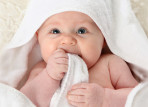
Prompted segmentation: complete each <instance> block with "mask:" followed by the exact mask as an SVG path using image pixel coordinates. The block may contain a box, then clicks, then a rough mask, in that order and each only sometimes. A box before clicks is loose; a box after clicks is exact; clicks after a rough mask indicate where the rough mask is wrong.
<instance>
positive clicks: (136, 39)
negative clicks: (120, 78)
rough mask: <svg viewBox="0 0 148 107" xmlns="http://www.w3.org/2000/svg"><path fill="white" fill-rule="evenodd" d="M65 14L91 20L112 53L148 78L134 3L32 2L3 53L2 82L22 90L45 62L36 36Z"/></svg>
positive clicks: (147, 54)
mask: <svg viewBox="0 0 148 107" xmlns="http://www.w3.org/2000/svg"><path fill="white" fill-rule="evenodd" d="M64 11H77V12H82V13H84V14H86V15H88V16H90V17H91V18H92V19H93V20H94V22H95V23H96V25H97V26H98V27H99V28H100V30H101V31H102V33H103V35H104V37H105V39H106V42H107V45H108V47H109V49H110V50H111V52H112V53H113V54H115V55H118V56H120V57H121V58H123V59H124V60H125V61H127V62H128V63H129V66H130V68H131V70H132V71H133V72H134V73H135V74H136V75H137V76H138V77H139V78H141V79H143V80H144V79H145V78H148V65H147V64H148V60H147V59H148V38H147V36H146V34H145V33H144V31H143V29H142V27H141V26H140V24H139V22H138V20H137V19H136V17H135V15H134V13H133V11H132V9H131V5H130V0H31V2H30V5H29V7H28V9H27V12H26V15H25V17H24V19H23V21H22V24H21V25H20V28H19V29H18V31H17V32H16V34H15V35H14V37H13V39H12V40H11V42H10V43H9V44H8V45H7V47H5V48H4V49H3V52H1V53H0V82H2V83H5V84H8V85H10V86H12V87H18V86H19V85H20V82H22V81H24V76H26V74H27V71H28V70H29V69H30V68H31V66H33V65H34V64H35V63H37V62H38V61H39V60H40V59H41V56H40V52H39V48H38V43H37V42H36V37H35V32H36V31H37V30H38V28H39V27H40V26H41V25H42V24H43V22H45V20H46V19H47V18H49V17H50V16H52V15H54V14H57V13H60V12H64ZM28 63H29V66H28ZM30 64H31V65H30Z"/></svg>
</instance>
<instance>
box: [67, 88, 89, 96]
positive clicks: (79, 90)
mask: <svg viewBox="0 0 148 107" xmlns="http://www.w3.org/2000/svg"><path fill="white" fill-rule="evenodd" d="M85 93H87V91H86V89H75V90H70V91H69V92H68V95H70V94H72V95H81V96H82V95H85Z"/></svg>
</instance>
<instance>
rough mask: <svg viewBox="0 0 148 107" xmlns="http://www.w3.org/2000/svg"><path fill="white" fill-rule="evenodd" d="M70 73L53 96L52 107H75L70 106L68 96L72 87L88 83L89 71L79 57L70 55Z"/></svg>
mask: <svg viewBox="0 0 148 107" xmlns="http://www.w3.org/2000/svg"><path fill="white" fill-rule="evenodd" d="M68 57H69V62H68V72H67V73H66V74H65V76H64V78H63V80H62V83H61V86H60V87H59V89H58V90H57V91H56V92H55V94H54V95H53V97H52V99H51V102H50V107H73V106H71V105H69V104H68V101H67V98H66V95H67V92H68V91H69V90H70V88H71V86H72V85H74V84H77V83H82V82H83V83H84V82H85V83H86V82H88V79H89V76H88V70H87V66H86V64H85V62H84V61H83V60H82V59H81V58H80V57H79V56H77V55H72V54H68Z"/></svg>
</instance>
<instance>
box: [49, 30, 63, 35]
mask: <svg viewBox="0 0 148 107" xmlns="http://www.w3.org/2000/svg"><path fill="white" fill-rule="evenodd" d="M51 33H53V34H58V33H61V32H60V30H58V29H53V30H52V31H51Z"/></svg>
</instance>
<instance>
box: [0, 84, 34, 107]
mask: <svg viewBox="0 0 148 107" xmlns="http://www.w3.org/2000/svg"><path fill="white" fill-rule="evenodd" d="M0 107H35V105H34V104H33V103H32V102H31V101H30V100H29V99H28V98H27V97H26V96H25V95H23V94H22V93H21V92H20V91H18V90H16V89H15V88H12V87H10V86H8V85H4V84H1V83H0Z"/></svg>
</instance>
